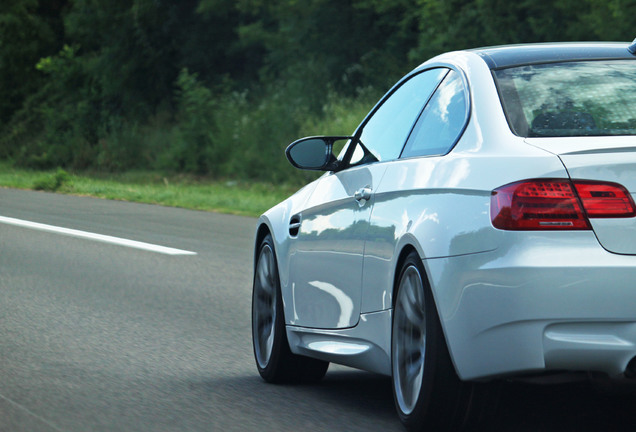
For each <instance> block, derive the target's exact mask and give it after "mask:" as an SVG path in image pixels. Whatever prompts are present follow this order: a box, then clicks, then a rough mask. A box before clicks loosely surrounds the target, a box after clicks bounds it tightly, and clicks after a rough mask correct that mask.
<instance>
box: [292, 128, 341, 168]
mask: <svg viewBox="0 0 636 432" xmlns="http://www.w3.org/2000/svg"><path fill="white" fill-rule="evenodd" d="M348 139H351V137H348V136H338V137H307V138H302V139H299V140H298V141H294V142H293V143H291V144H290V145H289V146H288V147H287V149H286V150H285V155H286V156H287V159H288V160H289V162H290V163H291V164H292V165H293V166H295V167H296V168H300V169H304V170H314V171H334V170H336V169H337V168H338V161H337V159H336V157H335V156H334V154H333V143H334V142H336V141H339V140H348Z"/></svg>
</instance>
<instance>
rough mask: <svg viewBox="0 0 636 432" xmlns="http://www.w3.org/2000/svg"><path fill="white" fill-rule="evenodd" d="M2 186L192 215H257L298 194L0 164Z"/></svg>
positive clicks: (283, 188)
mask: <svg viewBox="0 0 636 432" xmlns="http://www.w3.org/2000/svg"><path fill="white" fill-rule="evenodd" d="M0 187H7V188H16V189H32V190H44V191H49V192H56V193H64V194H71V195H82V196H92V197H97V198H105V199H114V200H122V201H131V202H140V203H149V204H159V205H165V206H171V207H182V208H188V209H195V210H205V211H215V212H221V213H232V214H239V215H245V216H258V215H260V214H261V213H263V212H264V211H265V210H267V209H268V208H270V207H272V206H273V205H274V204H276V203H278V202H280V201H282V200H283V199H285V198H286V197H288V196H289V195H291V194H292V193H294V192H295V191H296V190H297V189H298V185H295V186H290V185H272V184H266V183H241V182H235V181H213V180H210V179H205V178H197V177H194V176H185V175H173V176H164V175H161V174H158V173H156V172H146V171H144V172H129V173H123V174H108V175H106V174H95V173H81V174H79V173H67V172H65V171H63V170H60V169H58V170H51V171H32V170H24V169H19V168H14V167H12V166H11V165H10V164H9V163H7V162H1V161H0Z"/></svg>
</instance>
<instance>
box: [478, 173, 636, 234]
mask: <svg viewBox="0 0 636 432" xmlns="http://www.w3.org/2000/svg"><path fill="white" fill-rule="evenodd" d="M583 209H585V211H583ZM490 211H491V218H492V224H493V226H494V227H495V228H499V229H504V230H581V229H590V223H589V221H588V219H587V218H588V217H590V218H626V217H635V216H636V205H634V200H633V199H632V197H631V195H630V194H629V192H628V191H627V189H625V188H624V187H623V186H621V185H619V184H616V183H608V182H597V181H587V180H574V182H571V181H570V180H558V179H556V180H554V179H546V180H528V181H523V182H518V183H512V184H509V185H506V186H502V187H500V188H498V189H495V190H494V191H493V192H492V196H491V198H490Z"/></svg>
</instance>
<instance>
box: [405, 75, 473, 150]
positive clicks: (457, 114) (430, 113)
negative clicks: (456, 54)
mask: <svg viewBox="0 0 636 432" xmlns="http://www.w3.org/2000/svg"><path fill="white" fill-rule="evenodd" d="M466 100H467V99H466V89H465V88H464V83H463V81H462V79H461V77H460V76H459V74H458V73H457V72H455V71H451V72H449V74H448V75H447V76H446V78H445V79H444V81H443V82H442V84H440V86H439V88H438V89H437V91H436V92H435V94H434V95H433V97H432V98H431V100H430V101H429V103H428V104H427V105H426V108H424V111H423V112H422V115H421V116H420V118H419V119H418V120H417V123H416V124H415V127H414V128H413V132H411V135H410V136H409V139H408V141H407V143H406V146H405V147H404V151H403V152H402V154H401V155H400V157H402V158H406V157H413V156H432V155H443V154H446V153H448V152H449V151H450V150H451V149H452V148H453V146H454V145H455V143H456V142H457V139H458V138H459V135H460V134H461V133H462V131H463V129H464V126H465V124H466V120H467V118H466V116H467V113H468V111H467V106H466Z"/></svg>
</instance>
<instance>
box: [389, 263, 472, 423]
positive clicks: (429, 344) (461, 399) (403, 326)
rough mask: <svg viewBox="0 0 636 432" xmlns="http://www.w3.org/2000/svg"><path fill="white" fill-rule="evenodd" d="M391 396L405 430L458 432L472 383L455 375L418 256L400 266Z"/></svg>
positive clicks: (394, 319)
mask: <svg viewBox="0 0 636 432" xmlns="http://www.w3.org/2000/svg"><path fill="white" fill-rule="evenodd" d="M391 364H392V366H391V367H392V381H393V396H394V400H395V406H396V409H397V412H398V415H399V417H400V420H401V421H402V423H403V424H404V426H405V427H406V428H407V429H408V430H409V431H425V430H431V431H437V430H440V431H447V430H459V429H461V428H462V426H463V425H464V421H465V420H466V415H467V412H468V404H469V399H470V396H471V392H472V391H471V390H472V389H471V385H470V384H469V383H464V382H462V381H461V380H460V379H459V378H458V376H457V374H456V373H455V369H454V366H453V364H452V362H451V359H450V356H449V354H448V349H447V347H446V342H445V340H444V335H443V333H442V329H441V324H440V321H439V317H438V315H437V309H436V307H435V303H434V301H433V296H432V293H431V290H430V287H429V285H428V282H427V279H426V277H425V273H424V268H423V266H422V262H421V260H420V258H419V256H418V255H417V254H416V253H415V252H412V253H411V254H410V255H409V256H408V257H407V258H406V260H405V261H404V264H403V265H402V267H401V270H400V273H399V278H398V284H397V292H396V295H395V303H394V312H393V326H392V339H391Z"/></svg>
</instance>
